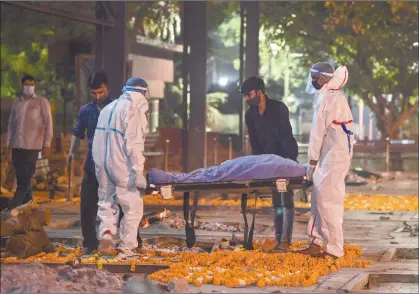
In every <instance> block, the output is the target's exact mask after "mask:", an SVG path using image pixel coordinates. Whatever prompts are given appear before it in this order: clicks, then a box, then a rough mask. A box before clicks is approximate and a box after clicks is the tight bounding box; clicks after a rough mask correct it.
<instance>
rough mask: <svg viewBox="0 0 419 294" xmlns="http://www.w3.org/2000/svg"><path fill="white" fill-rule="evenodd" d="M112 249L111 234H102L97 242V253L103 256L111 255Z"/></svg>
mask: <svg viewBox="0 0 419 294" xmlns="http://www.w3.org/2000/svg"><path fill="white" fill-rule="evenodd" d="M112 249H113V238H112V234H111V233H110V232H108V231H106V232H105V233H104V234H103V237H102V239H101V240H100V242H99V252H100V253H102V254H104V255H111V254H112Z"/></svg>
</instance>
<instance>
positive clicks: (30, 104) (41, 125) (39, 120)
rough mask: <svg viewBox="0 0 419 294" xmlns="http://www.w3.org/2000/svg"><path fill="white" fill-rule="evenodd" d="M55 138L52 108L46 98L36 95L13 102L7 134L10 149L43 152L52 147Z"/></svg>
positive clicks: (19, 98) (18, 98)
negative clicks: (42, 150)
mask: <svg viewBox="0 0 419 294" xmlns="http://www.w3.org/2000/svg"><path fill="white" fill-rule="evenodd" d="M52 137H53V128H52V114H51V107H50V105H49V102H48V100H47V99H46V98H45V97H42V96H37V95H36V94H34V95H33V96H32V97H31V98H30V99H28V100H25V99H24V98H23V96H21V97H17V98H16V99H15V100H14V101H13V106H12V111H11V112H10V117H9V128H8V132H7V146H8V147H9V148H17V149H26V150H41V149H42V148H43V147H50V146H51V140H52Z"/></svg>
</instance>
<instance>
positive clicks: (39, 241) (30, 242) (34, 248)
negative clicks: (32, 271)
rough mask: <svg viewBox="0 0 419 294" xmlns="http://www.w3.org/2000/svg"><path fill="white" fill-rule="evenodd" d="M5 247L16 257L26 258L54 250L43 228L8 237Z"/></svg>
mask: <svg viewBox="0 0 419 294" xmlns="http://www.w3.org/2000/svg"><path fill="white" fill-rule="evenodd" d="M6 249H7V251H9V252H10V253H11V254H12V255H14V256H17V257H18V258H28V257H29V256H33V255H35V254H38V253H41V252H45V253H50V252H54V246H52V244H51V242H50V241H49V239H48V235H47V233H46V232H45V231H44V229H41V230H40V231H33V232H28V233H25V234H18V235H14V236H12V237H10V238H9V240H8V241H7V244H6Z"/></svg>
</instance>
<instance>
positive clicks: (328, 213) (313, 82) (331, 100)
mask: <svg viewBox="0 0 419 294" xmlns="http://www.w3.org/2000/svg"><path fill="white" fill-rule="evenodd" d="M347 81H348V71H347V69H346V67H345V66H341V67H339V68H338V69H337V70H336V71H335V70H334V69H333V67H332V66H331V65H330V64H328V63H325V62H319V63H316V64H315V65H313V66H312V68H311V69H310V75H309V79H308V81H307V88H306V92H307V93H310V94H314V93H315V98H316V99H315V100H316V110H315V113H314V116H313V122H312V127H311V132H310V141H309V147H308V158H309V166H308V169H307V178H308V179H309V180H312V181H313V191H312V198H311V215H312V216H311V219H310V221H309V224H308V229H307V232H308V234H309V237H310V240H309V243H310V246H309V247H308V248H307V249H304V250H302V251H300V253H303V254H309V255H312V256H315V257H325V256H331V257H334V258H338V257H341V256H343V255H344V251H343V244H344V241H343V228H342V225H343V212H344V197H345V177H346V174H347V173H348V171H349V168H350V165H351V160H352V150H353V148H352V146H353V131H352V130H353V128H354V124H353V117H352V113H351V110H350V108H349V104H348V102H347V100H346V98H345V97H344V96H343V94H342V93H341V91H340V88H341V87H342V86H344V85H345V84H346V82H347Z"/></svg>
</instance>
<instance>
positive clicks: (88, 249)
mask: <svg viewBox="0 0 419 294" xmlns="http://www.w3.org/2000/svg"><path fill="white" fill-rule="evenodd" d="M95 251H97V247H96V248H93V247H89V246H85V247H83V254H84V255H92V254H94V253H95Z"/></svg>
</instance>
